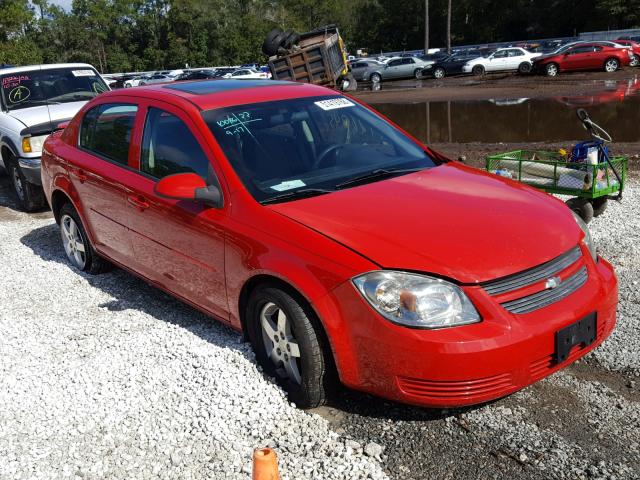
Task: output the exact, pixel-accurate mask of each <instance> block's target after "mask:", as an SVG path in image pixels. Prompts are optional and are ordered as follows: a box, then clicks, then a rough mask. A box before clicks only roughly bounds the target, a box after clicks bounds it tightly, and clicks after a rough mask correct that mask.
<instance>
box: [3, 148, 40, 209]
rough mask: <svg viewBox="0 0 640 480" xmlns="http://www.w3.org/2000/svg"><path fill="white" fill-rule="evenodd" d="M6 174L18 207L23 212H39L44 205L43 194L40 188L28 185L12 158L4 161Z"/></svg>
mask: <svg viewBox="0 0 640 480" xmlns="http://www.w3.org/2000/svg"><path fill="white" fill-rule="evenodd" d="M6 165H7V173H8V174H9V179H10V180H11V186H12V187H13V191H14V193H15V195H16V199H17V200H18V206H19V207H20V209H21V210H23V211H25V212H34V211H36V210H40V209H41V208H43V207H44V206H45V205H46V201H45V199H44V192H43V191H42V187H40V186H39V185H34V184H33V183H29V181H27V179H26V177H25V176H24V173H22V170H21V169H20V165H18V162H17V161H16V159H15V158H14V157H10V158H8V159H7V160H6Z"/></svg>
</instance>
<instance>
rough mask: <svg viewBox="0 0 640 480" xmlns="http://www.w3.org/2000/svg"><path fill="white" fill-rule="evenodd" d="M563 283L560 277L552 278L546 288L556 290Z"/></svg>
mask: <svg viewBox="0 0 640 480" xmlns="http://www.w3.org/2000/svg"><path fill="white" fill-rule="evenodd" d="M561 283H562V280H561V279H560V277H551V278H550V279H548V280H547V283H545V285H544V286H545V288H547V289H554V288H557V287H559V286H560V284H561Z"/></svg>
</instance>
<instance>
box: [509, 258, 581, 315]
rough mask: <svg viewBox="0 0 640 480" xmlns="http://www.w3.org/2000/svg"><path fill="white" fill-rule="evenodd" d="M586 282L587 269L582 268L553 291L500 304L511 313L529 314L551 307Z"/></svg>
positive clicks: (545, 291) (549, 290)
mask: <svg viewBox="0 0 640 480" xmlns="http://www.w3.org/2000/svg"><path fill="white" fill-rule="evenodd" d="M586 281H587V267H582V268H581V269H580V270H579V271H578V272H577V273H575V274H574V275H572V276H571V277H569V278H567V279H566V280H565V281H564V282H562V283H560V285H559V286H558V287H556V288H553V289H548V290H543V291H541V292H538V293H534V294H533V295H528V296H526V297H522V298H519V299H517V300H512V301H510V302H505V303H501V305H502V306H503V307H504V308H505V309H506V310H508V311H509V312H511V313H519V314H522V313H529V312H533V311H534V310H538V309H539V308H542V307H546V306H547V305H551V304H552V303H555V302H557V301H559V300H561V299H563V298H565V297H567V296H569V295H571V294H572V293H573V292H575V291H576V290H578V289H579V288H580V287H582V286H583V285H584V284H585V283H586Z"/></svg>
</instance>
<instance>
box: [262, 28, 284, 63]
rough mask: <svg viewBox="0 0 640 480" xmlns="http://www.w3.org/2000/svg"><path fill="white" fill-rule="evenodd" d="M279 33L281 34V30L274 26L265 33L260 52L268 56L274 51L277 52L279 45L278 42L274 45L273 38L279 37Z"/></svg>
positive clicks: (273, 53)
mask: <svg viewBox="0 0 640 480" xmlns="http://www.w3.org/2000/svg"><path fill="white" fill-rule="evenodd" d="M281 35H283V32H282V30H281V29H279V28H274V29H273V30H271V31H270V32H269V33H267V36H266V37H265V39H264V42H263V43H262V53H264V54H265V55H267V56H268V57H271V56H273V55H275V54H276V53H278V47H279V46H280V45H279V44H278V45H276V44H275V40H276V37H279V36H281Z"/></svg>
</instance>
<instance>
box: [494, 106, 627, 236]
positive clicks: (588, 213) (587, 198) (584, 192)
mask: <svg viewBox="0 0 640 480" xmlns="http://www.w3.org/2000/svg"><path fill="white" fill-rule="evenodd" d="M578 117H579V118H580V120H581V121H582V122H583V124H584V125H585V128H586V129H587V130H588V131H589V132H590V133H591V136H592V138H593V140H592V141H589V142H584V143H580V144H578V145H576V146H575V147H574V149H573V151H572V152H571V153H567V154H563V153H562V152H549V151H538V150H515V151H512V152H506V153H501V154H498V155H491V156H488V157H487V158H486V165H485V168H486V169H487V171H489V172H492V173H495V174H497V175H501V176H504V177H508V178H512V179H514V180H517V181H519V182H521V183H525V184H527V185H531V186H534V187H537V188H539V189H541V190H544V191H545V192H549V193H556V194H561V195H570V196H572V197H573V198H571V199H570V200H568V201H567V205H568V206H569V208H571V209H572V210H573V211H575V212H576V213H577V214H578V215H580V217H582V219H583V220H584V221H585V222H587V223H588V222H589V221H591V219H592V218H593V217H594V216H598V215H600V214H602V213H603V212H604V210H605V208H606V206H607V200H609V199H615V200H620V199H621V198H622V191H623V189H624V182H625V178H626V176H627V164H628V159H627V158H626V157H624V156H617V157H612V156H609V151H608V148H607V147H606V146H605V145H604V144H605V142H610V141H611V137H610V136H609V135H608V134H607V133H606V132H605V131H604V130H603V129H602V128H601V127H599V126H598V125H596V124H595V123H593V122H592V121H591V120H590V119H589V116H588V115H587V113H586V112H585V111H584V110H578Z"/></svg>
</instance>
